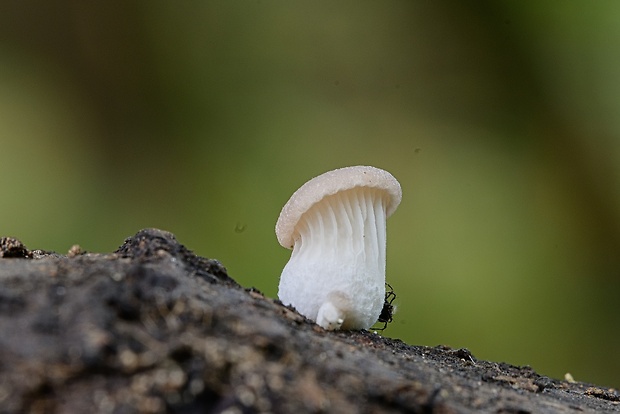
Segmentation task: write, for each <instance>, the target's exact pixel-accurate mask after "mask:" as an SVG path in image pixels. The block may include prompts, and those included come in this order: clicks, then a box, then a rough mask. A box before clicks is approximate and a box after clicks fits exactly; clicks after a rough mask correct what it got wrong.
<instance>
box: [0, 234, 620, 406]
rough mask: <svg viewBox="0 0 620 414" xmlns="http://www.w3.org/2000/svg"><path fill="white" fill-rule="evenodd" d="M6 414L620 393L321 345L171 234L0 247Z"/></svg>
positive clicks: (306, 328) (453, 358)
mask: <svg viewBox="0 0 620 414" xmlns="http://www.w3.org/2000/svg"><path fill="white" fill-rule="evenodd" d="M0 332H1V333H2V334H1V335H0V349H1V350H2V352H1V353H0V412H2V413H22V412H31V413H95V412H96V413H159V412H178V413H207V412H213V413H224V412H226V413H254V412H273V413H302V412H303V413H306V412H335V413H353V412H359V413H391V412H394V413H397V412H410V413H430V412H436V413H474V412H475V413H481V412H482V413H584V412H620V393H619V392H618V391H617V390H614V389H606V388H601V387H598V386H595V385H591V384H585V383H580V382H566V381H560V380H556V379H551V378H548V377H545V376H541V375H539V374H537V373H536V372H535V371H534V370H533V369H532V368H530V367H516V366H512V365H508V364H505V363H495V362H488V361H482V360H477V359H476V358H475V357H474V356H473V355H471V353H470V352H469V351H467V350H466V349H450V348H448V347H441V346H440V347H426V346H411V345H407V344H405V343H403V342H402V341H399V340H396V339H389V338H386V337H384V336H382V335H380V334H378V333H375V332H368V331H350V332H347V331H335V332H328V331H325V330H324V329H322V328H320V327H318V326H317V325H315V324H314V323H313V322H312V321H309V320H307V319H306V318H304V317H303V316H301V315H300V314H298V313H297V312H296V311H295V310H294V309H292V308H290V307H286V306H284V305H282V303H280V302H279V301H277V300H274V299H271V298H267V297H265V296H264V295H263V294H261V293H260V292H259V291H257V290H255V289H252V288H250V289H244V288H243V287H241V286H239V285H238V284H237V283H236V282H235V281H234V280H233V279H231V278H230V277H229V276H228V275H227V273H226V270H225V268H224V267H223V266H222V265H221V264H220V263H219V262H217V261H215V260H210V259H205V258H202V257H198V256H196V255H194V254H193V253H192V252H191V251H190V250H188V249H187V248H185V247H184V246H183V245H181V244H179V243H178V242H177V240H176V239H175V237H174V236H173V235H172V234H170V233H167V232H164V231H161V230H155V229H147V230H142V231H140V232H139V233H138V234H136V235H135V236H134V237H131V238H129V239H127V240H126V241H125V243H124V244H123V245H122V246H121V247H120V248H119V249H118V250H117V251H116V252H114V253H111V254H91V253H85V252H82V251H81V250H80V248H79V247H77V246H74V248H72V249H71V250H70V251H69V253H68V254H67V255H59V254H55V253H52V252H45V251H41V250H33V251H31V250H28V249H27V248H25V247H24V246H23V244H21V243H20V242H19V240H16V239H10V238H3V239H1V240H0Z"/></svg>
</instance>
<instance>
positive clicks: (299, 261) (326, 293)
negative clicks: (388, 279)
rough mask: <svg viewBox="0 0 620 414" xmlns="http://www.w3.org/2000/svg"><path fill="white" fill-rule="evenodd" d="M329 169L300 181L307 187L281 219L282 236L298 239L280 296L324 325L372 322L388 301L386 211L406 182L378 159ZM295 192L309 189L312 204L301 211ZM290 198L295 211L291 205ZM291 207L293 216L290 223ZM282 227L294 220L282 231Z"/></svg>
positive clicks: (353, 325) (363, 325) (359, 325)
mask: <svg viewBox="0 0 620 414" xmlns="http://www.w3.org/2000/svg"><path fill="white" fill-rule="evenodd" d="M330 174H331V175H330ZM324 176H327V177H328V178H327V179H328V180H329V181H327V182H325V181H323V182H322V181H321V180H325V178H322V177H323V176H319V177H317V178H315V179H314V180H311V181H310V182H308V183H307V184H306V185H305V186H304V187H302V188H300V190H298V193H299V192H301V193H303V194H302V195H301V196H300V195H298V194H297V193H296V194H295V195H293V197H292V198H291V201H289V203H288V204H287V206H285V208H284V209H283V213H282V214H281V217H280V219H279V221H278V226H277V232H278V239H279V240H280V242H281V244H282V245H283V246H287V245H288V244H292V243H294V246H293V253H292V255H291V258H290V260H289V262H288V263H287V264H286V266H285V267H284V270H283V271H282V276H281V278H280V287H279V292H278V297H279V298H280V300H281V301H282V302H283V303H285V304H291V305H293V306H294V307H295V308H296V309H297V310H298V311H299V312H300V313H302V314H303V315H305V316H306V317H308V318H310V319H313V320H315V321H316V323H317V324H319V325H320V326H322V327H323V328H326V329H340V328H342V329H367V328H369V327H370V326H372V325H373V324H374V323H375V322H376V321H377V319H378V317H379V315H380V313H381V309H382V307H383V301H384V297H385V252H386V218H387V216H388V215H389V214H391V213H392V212H393V211H394V210H395V208H396V206H397V205H398V203H399V202H400V185H399V184H398V182H397V181H396V179H394V177H392V176H391V175H390V174H389V173H387V172H385V171H383V170H379V169H376V168H374V167H348V168H344V169H340V170H335V171H332V172H330V173H326V174H324ZM340 179H344V181H343V182H339V183H338V184H337V185H335V184H334V181H337V180H340ZM315 180H317V181H318V183H317V182H314V181H315ZM347 180H348V181H347ZM350 180H352V181H350ZM386 186H387V187H388V188H386ZM308 187H311V188H312V187H315V188H314V189H311V190H308ZM336 188H338V190H336ZM309 191H310V196H308V195H307V194H306V193H307V192H309ZM313 191H314V192H313ZM317 191H318V194H319V195H317V194H316V192H317ZM321 191H323V192H324V193H327V194H322V193H321ZM296 196H298V197H302V202H300V203H298V204H301V205H302V206H303V208H305V207H308V205H309V208H308V209H307V210H303V211H294V210H296V208H297V210H302V209H303V208H302V207H301V206H299V205H295V201H293V199H294V197H296ZM303 197H310V198H315V199H316V198H318V199H319V201H315V202H311V203H309V202H307V200H306V199H303ZM291 203H292V204H293V207H296V208H289V209H288V210H293V212H291V211H287V207H288V206H289V204H291ZM283 215H284V217H283ZM287 215H289V216H293V219H292V220H288V223H287ZM281 221H282V222H284V224H283V223H282V222H281ZM282 227H290V228H287V229H286V230H287V231H286V232H283V230H282ZM282 233H285V234H286V235H287V236H282ZM289 233H291V234H290V237H288V236H289Z"/></svg>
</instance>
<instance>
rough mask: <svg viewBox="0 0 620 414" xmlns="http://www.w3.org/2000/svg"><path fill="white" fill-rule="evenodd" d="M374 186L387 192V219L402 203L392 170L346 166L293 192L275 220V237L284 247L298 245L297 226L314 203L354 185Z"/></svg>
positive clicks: (322, 175) (356, 186)
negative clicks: (296, 241) (390, 171)
mask: <svg viewBox="0 0 620 414" xmlns="http://www.w3.org/2000/svg"><path fill="white" fill-rule="evenodd" d="M363 187H365V188H374V189H378V190H382V191H385V193H386V194H387V196H388V197H387V203H386V211H385V213H386V218H387V217H389V216H391V215H392V213H393V212H394V211H395V210H396V207H398V205H399V204H400V200H401V199H402V190H401V188H400V184H399V183H398V181H397V180H396V178H394V176H393V175H392V174H390V173H389V172H387V171H385V170H382V169H379V168H375V167H370V166H365V165H358V166H353V167H344V168H339V169H336V170H332V171H328V172H326V173H324V174H321V175H319V176H318V177H314V178H313V179H311V180H310V181H308V182H307V183H305V184H304V185H302V186H301V187H299V189H298V190H297V191H295V192H294V193H293V195H292V196H291V198H290V199H289V200H288V202H287V203H286V204H285V205H284V207H283V208H282V211H281V212H280V217H278V221H277V223H276V236H277V237H278V242H279V243H280V244H281V245H282V247H286V248H287V249H292V248H293V246H294V245H295V238H294V235H295V227H296V226H297V223H298V222H299V220H300V219H301V217H302V216H303V215H304V213H305V212H306V211H308V210H309V209H310V208H311V207H312V206H313V205H315V204H317V203H318V202H320V201H321V200H322V199H323V198H325V197H327V196H329V195H332V194H336V193H338V192H341V191H345V190H350V189H353V188H363Z"/></svg>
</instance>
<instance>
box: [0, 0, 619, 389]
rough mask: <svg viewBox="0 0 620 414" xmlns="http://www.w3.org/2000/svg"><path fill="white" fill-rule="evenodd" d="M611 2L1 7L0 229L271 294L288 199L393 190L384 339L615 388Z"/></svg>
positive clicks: (615, 61)
mask: <svg viewBox="0 0 620 414" xmlns="http://www.w3.org/2000/svg"><path fill="white" fill-rule="evenodd" d="M618 17H620V2H617V1H602V0H601V1H596V2H588V1H571V2H567V1H563V0H562V1H560V0H558V1H541V2H533V1H529V2H528V1H517V0H515V1H496V0H493V1H490V0H489V1H438V2H428V1H341V2H332V1H329V2H328V1H312V2H310V1H304V2H295V1H292V2H284V1H266V0H264V1H244V2H239V1H221V2H208V1H193V2H192V1H185V2H164V1H151V0H149V1H146V0H145V1H125V0H115V1H107V2H81V1H68V0H61V1H54V2H50V1H47V0H25V1H24V0H20V1H17V0H11V1H2V2H1V3H0V168H1V171H2V178H3V180H2V181H3V186H2V190H3V191H2V197H1V198H0V234H1V235H12V236H15V237H18V238H20V239H21V240H22V241H23V242H24V243H25V244H26V245H27V246H28V247H30V248H40V249H50V250H56V251H60V252H66V251H67V250H68V249H69V247H70V246H71V245H72V244H74V243H78V244H80V245H81V246H82V248H84V249H86V250H88V251H96V252H110V251H113V250H114V249H116V248H117V246H119V245H120V244H121V243H122V242H123V239H124V238H125V237H128V236H131V235H133V234H134V233H135V232H136V231H138V230H139V229H141V228H144V227H158V228H161V229H165V230H169V231H171V232H173V233H174V234H176V236H177V238H178V239H179V240H180V241H181V242H182V243H184V244H185V245H187V246H188V247H189V248H190V249H193V250H194V251H195V252H196V253H197V254H200V255H202V256H207V257H210V258H216V259H219V260H220V261H221V262H222V263H223V264H224V265H225V266H226V267H227V268H228V270H229V273H230V274H231V275H232V276H233V277H234V278H235V279H236V280H237V281H239V282H240V283H241V284H242V285H243V286H246V287H250V286H255V287H256V288H258V289H260V290H262V291H263V292H265V293H266V294H267V295H268V296H271V297H275V296H276V292H277V284H278V278H279V274H280V271H281V269H282V267H283V266H284V264H285V263H286V261H287V260H288V257H289V254H290V252H289V251H288V250H285V249H283V248H282V247H280V246H279V245H278V243H277V241H276V238H275V235H274V232H273V228H274V225H275V222H276V219H277V217H278V214H279V212H280V209H281V208H282V206H283V205H284V203H285V202H286V201H287V199H288V197H289V196H290V195H291V194H292V192H293V191H294V190H296V189H297V187H299V186H300V185H301V184H303V183H304V182H305V181H306V180H308V179H310V178H311V177H313V176H315V175H318V174H320V173H323V172H325V171H327V170H330V169H333V168H337V167H343V166H348V165H357V164H368V165H373V166H377V167H380V168H384V169H387V170H388V171H390V172H391V173H392V174H394V175H395V176H396V177H397V178H398V179H399V181H400V182H401V185H402V187H403V192H404V195H403V202H402V204H401V206H400V208H399V209H398V210H397V211H396V213H395V214H394V215H393V216H392V217H391V218H390V220H389V221H388V263H387V268H388V275H387V277H388V281H389V282H390V283H391V284H392V286H393V287H394V289H395V291H396V293H397V295H398V298H397V301H396V302H397V304H398V312H397V314H396V315H395V318H394V319H395V320H394V322H393V323H392V324H391V325H390V326H389V328H388V330H387V331H385V335H387V336H390V337H394V338H400V339H402V340H404V341H405V342H407V343H410V344H416V345H429V346H434V345H437V344H445V345H449V346H452V347H467V348H469V349H470V350H471V352H472V353H473V354H474V355H475V356H476V357H477V358H483V359H490V360H494V361H506V362H509V363H513V364H518V365H531V366H532V367H534V368H535V369H536V370H538V371H539V372H541V373H543V374H546V375H549V376H553V377H558V378H561V377H563V376H564V374H565V373H566V372H570V373H571V374H572V375H573V376H574V377H575V378H576V379H577V380H581V381H587V382H595V383H598V384H601V385H608V386H614V387H620V352H618V351H620V331H619V329H618V328H619V322H618V315H619V310H620V303H619V300H618V296H619V292H620V290H619V288H620V254H618V250H619V249H618V247H619V246H620V116H619V113H620V52H619V51H620V24H618Z"/></svg>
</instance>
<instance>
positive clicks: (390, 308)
mask: <svg viewBox="0 0 620 414" xmlns="http://www.w3.org/2000/svg"><path fill="white" fill-rule="evenodd" d="M385 288H386V289H385V299H384V300H383V309H381V314H380V315H379V319H377V323H383V328H375V330H376V331H383V330H385V328H387V325H388V323H390V322H392V315H394V305H392V302H394V299H396V293H394V288H392V285H390V284H389V283H386V284H385Z"/></svg>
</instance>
